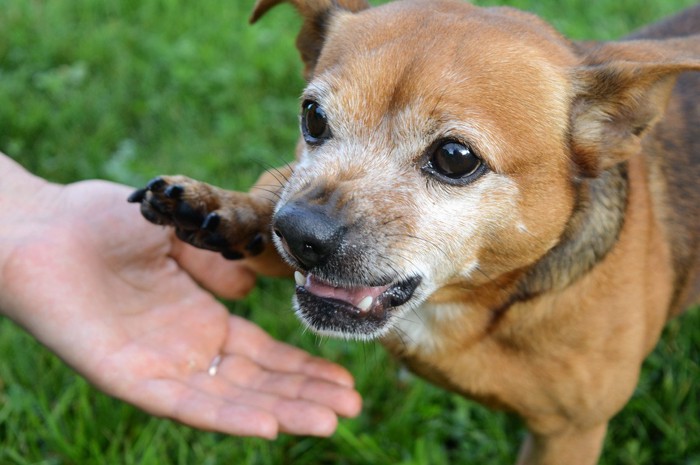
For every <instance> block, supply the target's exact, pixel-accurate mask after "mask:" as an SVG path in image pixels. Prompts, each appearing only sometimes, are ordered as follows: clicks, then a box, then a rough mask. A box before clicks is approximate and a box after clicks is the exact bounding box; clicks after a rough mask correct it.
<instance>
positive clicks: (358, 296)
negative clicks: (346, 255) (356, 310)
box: [306, 275, 389, 307]
mask: <svg viewBox="0 0 700 465" xmlns="http://www.w3.org/2000/svg"><path fill="white" fill-rule="evenodd" d="M388 288H389V286H378V287H351V288H344V287H333V286H330V285H328V284H326V283H324V282H322V281H320V280H319V279H318V278H316V277H315V276H313V275H309V276H308V279H307V280H306V290H307V291H309V292H310V293H312V294H314V295H316V296H318V297H324V298H327V299H335V300H340V301H343V302H346V303H349V304H350V305H352V306H353V307H357V304H359V303H360V301H361V300H362V299H364V298H365V297H367V296H370V297H372V302H374V301H375V300H376V298H377V297H379V295H380V294H381V293H382V292H384V291H386V290H387V289H388Z"/></svg>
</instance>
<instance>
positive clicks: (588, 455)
mask: <svg viewBox="0 0 700 465" xmlns="http://www.w3.org/2000/svg"><path fill="white" fill-rule="evenodd" d="M607 426H608V425H607V423H605V424H602V425H598V426H595V427H593V428H590V429H586V430H581V429H573V428H572V429H567V431H566V432H564V433H557V434H537V433H532V432H531V433H530V434H528V437H527V439H526V440H525V442H524V443H523V445H522V447H521V449H520V454H519V455H518V462H517V465H595V464H596V463H598V458H599V457H600V452H601V450H602V448H603V441H604V439H605V432H606V430H607Z"/></svg>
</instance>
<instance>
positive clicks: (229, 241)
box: [129, 168, 291, 276]
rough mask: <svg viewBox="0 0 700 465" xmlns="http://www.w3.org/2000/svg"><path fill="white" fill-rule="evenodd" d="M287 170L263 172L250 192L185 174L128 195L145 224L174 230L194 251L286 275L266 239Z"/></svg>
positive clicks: (164, 178)
mask: <svg viewBox="0 0 700 465" xmlns="http://www.w3.org/2000/svg"><path fill="white" fill-rule="evenodd" d="M286 171H291V168H281V169H279V170H276V171H275V172H274V173H273V172H270V171H268V172H266V173H264V174H263V175H262V176H261V177H260V179H259V180H258V181H257V183H256V184H255V186H254V187H253V188H252V189H251V192H250V193H244V192H234V191H229V190H226V189H221V188H219V187H215V186H212V185H210V184H207V183H204V182H200V181H197V180H194V179H191V178H188V177H186V176H159V177H157V178H155V179H153V180H152V181H150V182H149V183H148V185H147V186H146V187H144V188H142V189H138V190H136V191H135V192H134V193H133V194H131V196H130V197H129V201H130V202H134V203H140V204H141V213H142V215H143V216H144V217H145V218H146V219H147V220H148V221H150V222H152V223H155V224H160V225H165V226H172V227H174V228H175V232H176V234H177V236H178V237H179V238H180V239H181V240H183V241H185V242H187V243H189V244H192V245H194V246H195V247H199V248H202V249H207V250H212V251H215V252H220V253H221V254H222V255H223V256H224V257H226V258H228V259H242V258H245V259H247V262H246V264H247V265H248V266H250V268H252V269H253V270H254V271H256V272H258V273H261V274H264V275H268V276H280V275H290V274H291V271H290V268H289V267H288V266H287V265H286V264H284V262H283V261H282V259H281V258H280V257H279V255H278V254H277V251H276V250H275V248H274V245H273V244H272V241H271V238H270V234H271V231H270V221H271V218H272V213H273V211H274V207H275V203H276V200H277V196H278V192H279V190H280V189H281V188H282V181H283V180H284V179H287V177H288V176H289V174H290V173H287V172H286Z"/></svg>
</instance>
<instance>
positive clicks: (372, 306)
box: [294, 271, 421, 314]
mask: <svg viewBox="0 0 700 465" xmlns="http://www.w3.org/2000/svg"><path fill="white" fill-rule="evenodd" d="M294 279H295V281H296V284H297V290H298V291H304V292H307V293H309V294H311V295H313V296H315V297H317V298H319V299H322V300H325V301H329V302H332V303H340V304H342V305H343V306H346V307H350V308H352V309H354V310H355V311H356V312H358V313H359V314H364V313H369V312H375V311H380V310H381V311H383V310H386V309H387V308H391V307H398V306H400V305H403V304H405V303H406V302H408V301H409V300H410V299H411V297H412V296H413V293H414V292H415V290H416V288H417V287H418V285H419V284H420V281H421V280H420V277H418V276H415V277H412V278H408V279H405V280H401V281H395V282H392V283H390V284H384V285H380V286H351V285H348V286H342V285H341V286H337V285H333V284H330V283H328V282H325V281H323V280H321V279H320V278H318V277H317V276H315V275H313V274H311V273H309V274H307V275H306V276H304V275H303V274H302V273H301V272H299V271H297V272H295V273H294Z"/></svg>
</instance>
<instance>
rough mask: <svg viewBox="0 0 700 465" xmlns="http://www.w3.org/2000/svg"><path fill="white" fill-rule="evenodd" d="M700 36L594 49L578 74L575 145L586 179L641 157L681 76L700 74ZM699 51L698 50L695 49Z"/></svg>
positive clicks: (573, 126) (573, 116) (573, 127)
mask: <svg viewBox="0 0 700 465" xmlns="http://www.w3.org/2000/svg"><path fill="white" fill-rule="evenodd" d="M698 41H700V36H697V35H696V36H690V37H686V38H682V39H681V38H679V39H668V40H664V41H642V40H640V41H626V42H611V43H605V44H597V45H593V46H588V47H587V50H586V52H585V56H584V59H583V64H582V66H580V67H579V68H577V69H576V71H575V73H574V74H575V75H574V85H575V89H574V92H575V98H574V102H573V107H572V112H571V131H572V132H571V144H572V150H573V152H574V156H575V160H576V162H577V164H578V166H579V167H580V171H581V173H582V174H583V175H584V176H591V177H592V176H596V175H598V174H599V173H600V172H602V171H604V170H605V169H607V168H610V167H611V166H613V165H615V164H617V163H619V162H621V161H624V160H626V159H627V158H629V157H630V156H632V155H634V154H636V153H638V152H639V150H640V148H641V139H642V137H643V136H644V134H645V132H646V131H648V130H649V129H650V128H651V127H652V126H653V125H654V123H655V122H656V121H657V120H658V119H659V118H660V117H661V116H662V115H663V113H664V111H665V108H666V105H667V103H668V100H669V96H670V94H671V91H672V89H673V86H674V84H675V82H676V78H677V77H678V75H679V74H681V73H683V72H686V71H699V70H700V53H699V52H698V49H699V48H698V46H697V44H698ZM693 49H694V50H693Z"/></svg>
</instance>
